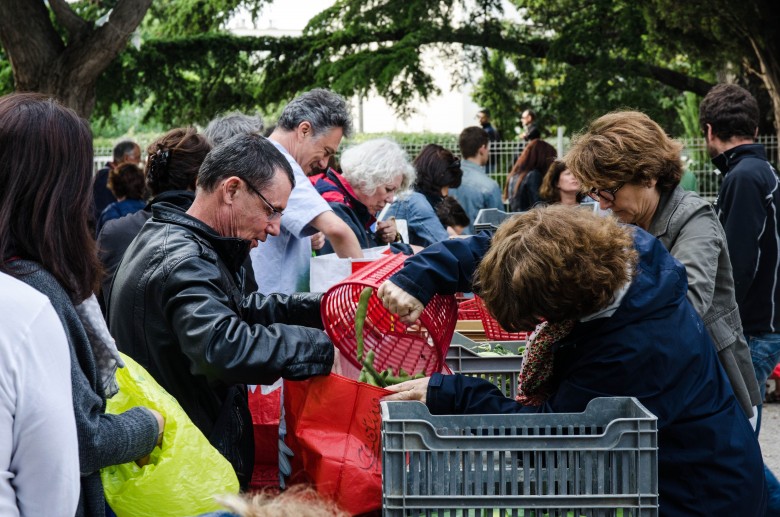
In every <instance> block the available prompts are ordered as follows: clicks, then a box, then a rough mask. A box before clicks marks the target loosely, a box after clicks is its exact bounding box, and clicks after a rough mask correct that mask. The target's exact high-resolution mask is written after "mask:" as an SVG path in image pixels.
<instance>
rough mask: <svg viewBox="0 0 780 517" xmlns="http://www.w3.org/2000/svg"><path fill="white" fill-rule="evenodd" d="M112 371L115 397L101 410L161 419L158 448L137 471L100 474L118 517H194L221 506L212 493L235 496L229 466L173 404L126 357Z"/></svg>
mask: <svg viewBox="0 0 780 517" xmlns="http://www.w3.org/2000/svg"><path fill="white" fill-rule="evenodd" d="M122 359H124V361H125V367H124V368H120V369H118V370H117V373H116V380H117V383H118V384H119V393H117V394H116V395H114V396H113V397H112V398H111V399H109V400H108V404H107V408H106V412H107V413H112V414H118V413H122V412H124V411H127V410H128V409H130V408H132V407H136V406H145V407H148V408H151V409H155V410H157V411H159V412H160V413H161V414H162V415H163V417H165V434H164V435H163V441H162V446H161V447H155V448H154V451H152V454H151V461H150V462H149V464H148V465H146V466H145V467H143V468H141V467H139V466H138V465H136V463H135V462H130V463H125V464H123V465H113V466H111V467H106V468H104V469H102V470H101V471H100V477H101V479H102V480H103V490H104V492H105V496H106V501H108V504H109V506H111V509H112V510H114V512H115V513H116V514H117V516H118V517H136V516H141V515H154V516H156V517H181V516H184V515H197V514H200V513H206V512H210V511H214V510H219V509H220V508H221V506H220V505H219V504H217V503H216V502H215V501H214V496H215V495H220V494H236V493H238V478H236V474H235V472H234V471H233V467H232V466H231V465H230V463H229V462H228V460H226V459H225V458H224V457H223V456H222V455H221V454H220V453H219V451H217V450H216V449H215V448H214V447H213V446H212V445H211V444H210V443H209V441H208V439H207V438H206V437H205V436H204V435H203V433H201V432H200V430H199V429H198V428H197V427H195V424H193V423H192V421H191V420H190V419H189V417H188V416H187V414H186V413H185V412H184V410H183V409H182V408H181V406H180V405H179V403H178V402H177V401H176V399H174V398H173V397H172V396H171V395H169V394H168V393H167V392H166V391H165V390H164V389H163V388H162V387H161V386H160V385H159V384H157V382H156V381H155V380H154V379H153V378H152V376H151V375H149V373H147V372H146V370H144V368H143V367H142V366H141V365H139V364H138V363H136V362H135V361H133V360H132V359H131V358H130V357H128V356H126V355H124V354H123V355H122Z"/></svg>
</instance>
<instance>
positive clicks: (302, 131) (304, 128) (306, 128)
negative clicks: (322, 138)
mask: <svg viewBox="0 0 780 517" xmlns="http://www.w3.org/2000/svg"><path fill="white" fill-rule="evenodd" d="M297 133H298V138H300V139H304V138H306V137H307V136H308V137H311V135H312V127H311V122H309V121H308V120H304V121H303V122H301V123H300V124H298V128H297Z"/></svg>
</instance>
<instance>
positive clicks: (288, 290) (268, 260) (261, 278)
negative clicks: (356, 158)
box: [249, 140, 331, 294]
mask: <svg viewBox="0 0 780 517" xmlns="http://www.w3.org/2000/svg"><path fill="white" fill-rule="evenodd" d="M271 142H273V144H274V145H275V146H276V148H277V149H279V151H281V153H282V154H283V155H284V157H285V158H287V161H288V162H290V165H291V166H292V169H293V173H294V174H295V188H293V189H292V193H291V194H290V200H289V201H288V202H287V208H285V209H284V215H283V216H282V223H281V230H280V232H279V235H278V236H273V235H269V236H268V238H267V239H266V241H265V242H260V243H258V246H257V247H256V248H254V249H253V250H252V251H251V252H250V253H249V256H250V257H252V269H254V270H255V279H256V280H257V285H258V290H259V291H260V292H261V293H263V294H271V293H284V294H292V293H298V292H306V291H308V290H309V269H310V263H311V236H312V235H314V234H315V233H317V229H316V228H314V227H313V226H311V222H312V221H313V220H314V219H315V218H316V217H317V216H318V215H320V214H321V213H323V212H327V211H329V210H330V209H331V208H330V206H329V205H328V202H327V201H325V200H324V199H323V198H322V196H321V195H320V194H319V192H317V190H316V189H315V188H314V186H313V185H312V184H311V182H310V181H309V178H307V177H306V174H304V172H303V169H301V166H300V165H298V162H296V161H295V158H293V157H292V155H291V154H290V153H288V152H287V150H286V149H285V148H284V147H282V145H281V144H279V143H278V142H274V141H273V140H271Z"/></svg>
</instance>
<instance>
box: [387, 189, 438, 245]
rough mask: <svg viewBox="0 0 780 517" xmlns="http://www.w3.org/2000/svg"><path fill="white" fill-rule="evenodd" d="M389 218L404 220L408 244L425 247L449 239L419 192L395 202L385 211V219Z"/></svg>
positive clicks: (431, 208)
mask: <svg viewBox="0 0 780 517" xmlns="http://www.w3.org/2000/svg"><path fill="white" fill-rule="evenodd" d="M390 216H393V217H395V218H396V219H405V220H406V225H407V227H408V229H409V244H414V245H416V246H423V247H425V246H429V245H431V244H433V243H434V242H439V241H443V240H447V239H449V238H450V236H449V234H448V233H447V229H446V228H445V227H444V225H442V224H441V221H439V218H438V217H436V212H434V210H433V207H432V206H431V204H430V203H429V202H428V200H427V199H425V196H424V195H422V194H420V193H419V192H412V193H411V194H409V195H407V196H405V197H403V198H401V199H397V200H395V201H394V202H393V204H392V205H390V208H389V209H388V211H387V215H386V217H390Z"/></svg>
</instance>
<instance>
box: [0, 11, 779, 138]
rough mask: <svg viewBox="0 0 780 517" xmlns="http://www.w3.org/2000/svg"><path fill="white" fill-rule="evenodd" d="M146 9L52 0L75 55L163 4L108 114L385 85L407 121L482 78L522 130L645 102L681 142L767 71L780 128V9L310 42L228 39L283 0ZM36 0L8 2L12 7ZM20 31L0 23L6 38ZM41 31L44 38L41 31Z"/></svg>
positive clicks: (376, 23)
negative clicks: (718, 89) (535, 115)
mask: <svg viewBox="0 0 780 517" xmlns="http://www.w3.org/2000/svg"><path fill="white" fill-rule="evenodd" d="M143 1H144V0H103V1H101V2H95V1H87V0H83V1H81V2H76V3H71V4H67V3H66V2H65V0H48V2H44V0H40V2H41V5H44V6H45V9H47V10H48V11H49V15H50V18H51V20H53V22H52V27H53V28H54V29H55V30H56V33H57V34H58V35H59V38H60V39H61V41H60V43H59V44H58V45H61V46H62V47H63V48H65V49H67V48H68V47H69V46H70V45H73V44H74V43H76V42H77V41H78V38H79V37H81V36H79V35H82V36H83V35H84V34H91V33H93V32H99V27H98V26H97V24H96V23H95V21H96V20H98V19H104V21H105V19H106V18H105V15H106V14H107V12H108V9H109V8H113V9H114V11H113V13H114V14H112V17H111V18H109V19H108V20H110V21H109V23H117V22H119V21H121V20H120V19H119V18H117V19H116V20H115V19H114V17H116V16H118V15H117V14H116V13H121V12H122V10H121V8H122V7H126V6H127V5H128V4H129V3H130V2H134V3H137V5H145V6H146V7H145V8H148V13H147V15H146V17H145V18H144V19H143V23H142V24H141V25H140V27H138V26H136V27H138V30H137V32H136V34H135V35H134V36H133V38H131V40H135V41H140V47H136V46H134V45H129V46H127V47H126V48H125V50H124V51H123V52H122V53H121V54H119V56H118V57H117V58H116V59H113V61H112V62H110V66H109V63H105V64H106V66H107V68H106V70H105V72H103V74H102V75H101V76H100V78H99V80H98V81H97V84H96V86H94V88H95V91H96V97H97V105H96V110H95V113H96V115H97V116H100V117H110V116H112V115H111V114H112V113H117V111H118V110H119V111H121V108H122V106H126V105H127V104H128V103H130V104H132V105H135V106H143V105H148V107H149V109H148V111H147V112H146V115H145V116H146V119H147V120H148V121H150V122H154V121H158V122H161V123H164V124H165V125H168V126H169V125H172V124H186V123H193V122H201V123H203V122H205V121H207V120H208V119H209V118H211V117H212V116H213V115H214V114H216V113H218V112H220V111H226V110H231V109H243V110H252V111H255V110H258V109H259V110H260V111H264V112H267V108H268V107H269V106H271V109H275V108H276V107H277V106H278V105H279V104H280V103H284V102H286V101H287V100H289V99H290V98H292V97H293V96H294V95H295V94H297V93H299V92H301V91H304V90H307V89H310V88H312V87H317V86H324V87H329V88H332V89H334V90H336V91H339V92H340V93H342V94H344V95H347V96H349V95H353V94H357V95H366V94H367V93H368V92H375V93H378V94H379V95H381V96H382V97H384V98H385V99H386V100H387V101H388V102H389V103H390V105H391V106H393V107H394V108H395V109H396V111H397V112H398V113H399V114H400V115H404V114H407V113H409V110H410V107H409V106H410V105H411V101H412V100H415V99H423V100H424V99H427V98H430V97H431V96H432V95H435V94H437V93H438V89H437V87H436V81H435V80H434V79H435V78H437V77H442V75H444V76H446V77H449V78H450V79H451V81H452V83H453V84H454V85H457V84H459V83H462V82H463V81H465V80H467V79H469V78H470V74H471V73H472V72H473V71H475V70H481V71H482V74H481V79H480V81H479V83H478V85H477V88H476V93H475V99H476V100H477V102H479V103H480V104H482V105H484V106H486V107H488V108H490V109H491V112H492V113H493V118H494V120H495V122H496V125H497V126H498V127H499V128H500V129H502V130H503V131H504V134H505V136H507V137H510V136H512V133H513V131H514V128H515V127H517V126H519V114H520V112H521V111H522V110H523V109H525V108H527V107H532V108H534V109H535V110H537V111H538V112H539V113H540V114H541V116H542V123H543V125H544V126H545V127H547V128H548V129H549V130H552V129H554V128H555V126H560V125H562V126H566V127H567V128H568V129H569V130H575V131H576V130H578V129H579V128H581V127H583V126H584V125H585V124H586V123H587V122H588V121H589V120H590V119H592V118H593V117H595V116H598V115H600V114H602V113H604V112H606V111H610V110H614V109H619V108H637V109H641V110H643V111H646V112H647V113H648V114H649V115H650V116H652V117H653V118H655V119H656V120H658V121H659V122H660V123H661V124H662V125H663V126H664V127H665V128H666V129H667V131H669V132H671V133H678V132H681V131H683V126H682V122H681V120H680V118H679V116H678V114H677V108H678V107H679V106H681V105H683V103H684V102H685V99H684V98H683V97H682V95H681V93H682V92H685V91H688V92H692V93H695V94H697V95H700V96H701V95H704V94H705V93H706V92H707V90H708V89H709V88H710V87H711V85H712V84H713V83H714V82H716V81H717V80H722V79H723V78H724V77H725V76H724V75H723V73H724V72H728V73H729V74H731V76H732V77H736V78H739V79H740V80H741V81H742V82H743V83H744V84H748V85H750V84H751V81H752V82H753V83H755V82H756V81H757V79H756V78H759V79H760V81H761V83H760V84H762V86H763V89H764V91H765V92H767V93H765V94H764V95H763V98H765V99H769V101H770V105H771V106H773V110H768V111H774V117H771V115H770V119H772V118H774V119H775V120H780V115H778V113H779V110H780V93H778V92H780V65H779V64H778V63H779V62H780V61H779V60H780V58H778V57H777V56H780V53H779V52H778V47H780V41H779V40H780V36H778V31H780V23H778V22H780V19H778V17H780V14H778V13H780V10H777V9H775V7H774V5H770V4H774V2H773V0H742V1H740V2H739V3H737V2H735V1H734V0H691V1H686V2H679V1H676V2H673V1H672V0H589V1H587V2H583V1H582V0H510V1H511V3H512V4H513V7H514V8H516V9H517V11H518V12H519V13H520V19H519V20H518V19H517V17H515V16H511V14H512V13H509V12H504V10H503V7H502V6H503V5H504V4H503V3H502V2H501V0H337V1H336V2H335V4H333V6H332V7H330V8H328V9H326V10H325V11H323V12H322V13H320V14H319V15H317V16H316V17H315V18H313V19H312V20H311V21H310V22H309V24H308V25H307V27H306V29H305V30H304V33H303V35H302V36H301V37H299V38H289V37H283V38H270V37H238V36H234V35H231V34H229V33H228V32H227V30H226V24H227V21H228V20H229V19H230V18H231V16H233V15H234V14H235V13H236V12H237V11H238V10H239V9H244V10H248V11H249V12H250V13H251V14H253V15H256V14H257V13H258V12H259V10H260V9H261V8H262V6H263V4H264V3H266V2H267V1H269V0H156V1H155V2H151V4H149V5H147V4H148V0H147V1H146V3H144V4H141V2H143ZM32 4H36V2H34V1H32V0H29V1H28V2H14V1H12V0H0V7H2V12H3V13H4V14H8V13H13V12H14V10H17V9H20V8H21V7H20V6H24V5H32ZM66 6H70V8H69V9H65V7H66ZM55 8H56V9H55ZM37 9H38V11H37V12H40V6H38V7H37ZM54 10H57V12H54ZM69 11H70V12H72V13H73V15H72V16H71V14H70V13H69ZM74 16H75V17H77V18H78V19H76V18H74ZM8 19H11V18H8ZM13 19H14V20H15V21H14V23H16V24H17V25H18V24H23V23H26V22H27V21H26V18H25V17H23V16H22V17H18V16H17V17H14V18H13ZM6 23H7V22H6ZM37 23H39V24H41V23H42V22H41V20H40V19H37ZM6 27H7V25H6ZM124 29H127V27H124ZM7 30H9V29H7V28H5V29H4V28H3V22H2V21H0V36H2V35H3V33H4V31H7ZM82 30H83V31H86V32H80V31H82ZM25 34H26V35H27V37H28V38H30V40H31V41H37V39H38V38H40V37H41V34H40V31H36V30H35V27H33V26H31V27H30V28H28V29H26V32H25ZM46 37H48V38H51V33H49V32H47V33H46ZM55 46H56V45H55ZM17 49H18V47H17ZM11 50H13V49H11ZM11 50H9V48H6V56H5V57H4V56H3V55H2V54H0V89H6V90H7V89H8V84H9V74H8V62H9V61H8V59H7V58H8V56H12V54H11V53H10V52H11ZM4 64H5V66H4ZM751 78H752V79H751ZM87 107H88V105H87Z"/></svg>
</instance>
